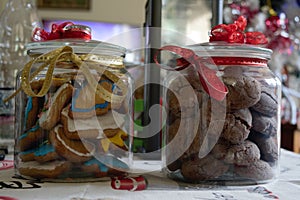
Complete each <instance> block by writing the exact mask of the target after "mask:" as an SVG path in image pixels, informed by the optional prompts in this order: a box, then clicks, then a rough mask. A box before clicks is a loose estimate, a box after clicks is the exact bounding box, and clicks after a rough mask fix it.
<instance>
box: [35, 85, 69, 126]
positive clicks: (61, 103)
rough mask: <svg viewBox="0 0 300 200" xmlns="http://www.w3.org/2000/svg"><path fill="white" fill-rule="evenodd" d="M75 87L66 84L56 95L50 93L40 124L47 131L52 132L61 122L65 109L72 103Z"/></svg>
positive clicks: (41, 114)
mask: <svg viewBox="0 0 300 200" xmlns="http://www.w3.org/2000/svg"><path fill="white" fill-rule="evenodd" d="M72 92H73V86H72V85H71V84H69V83H65V84H63V85H62V86H60V87H59V89H58V90H57V91H56V92H55V93H53V94H52V93H50V92H49V93H48V94H47V96H46V97H47V99H46V101H45V105H44V108H43V111H42V112H41V113H40V119H39V124H40V126H41V127H42V128H43V129H45V130H51V129H52V128H53V127H54V126H55V125H56V124H57V123H58V122H59V121H60V115H61V111H62V110H63V108H64V107H65V106H66V105H68V104H69V103H70V100H71V97H72Z"/></svg>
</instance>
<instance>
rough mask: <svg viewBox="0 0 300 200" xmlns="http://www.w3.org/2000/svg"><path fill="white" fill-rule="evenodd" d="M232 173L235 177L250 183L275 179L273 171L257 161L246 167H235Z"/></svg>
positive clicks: (267, 165)
mask: <svg viewBox="0 0 300 200" xmlns="http://www.w3.org/2000/svg"><path fill="white" fill-rule="evenodd" d="M234 171H235V172H236V173H237V175H239V176H241V177H243V178H246V179H250V180H252V181H265V180H270V179H272V178H274V177H275V173H274V171H273V169H272V168H271V167H270V165H269V164H268V163H267V162H265V161H263V160H257V161H255V162H253V163H252V164H251V165H248V166H235V168H234Z"/></svg>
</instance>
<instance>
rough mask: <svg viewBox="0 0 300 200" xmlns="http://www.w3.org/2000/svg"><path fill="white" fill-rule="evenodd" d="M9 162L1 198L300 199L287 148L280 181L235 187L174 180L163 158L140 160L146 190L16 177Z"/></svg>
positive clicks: (299, 169) (296, 158) (297, 159)
mask: <svg viewBox="0 0 300 200" xmlns="http://www.w3.org/2000/svg"><path fill="white" fill-rule="evenodd" d="M5 162H6V163H7V164H4V163H3V162H2V163H0V200H3V199H5V200H9V199H11V198H12V199H14V200H15V199H17V200H27V199H30V200H35V199H38V200H44V199H45V200H47V199H49V200H50V199H51V200H55V199H59V200H123V199H132V200H134V199H138V200H141V199H143V200H148V199H150V200H152V199H155V200H161V199H172V200H187V199H191V200H248V199H251V200H253V199H255V200H267V199H268V200H270V199H282V200H298V199H299V198H300V154H296V153H293V152H291V151H287V150H285V149H281V159H280V169H281V170H280V171H281V173H280V176H279V178H278V180H276V181H274V182H272V183H268V184H262V185H250V186H235V187H233V186H203V185H195V184H187V183H179V182H176V181H174V180H170V179H168V178H166V177H165V176H164V175H163V174H162V172H161V170H160V161H157V160H148V161H136V162H139V163H138V164H139V165H142V166H143V167H144V168H145V169H153V171H151V172H148V173H144V174H143V177H145V178H146V179H147V181H148V187H147V189H145V190H142V191H127V190H115V189H113V188H112V187H111V182H110V180H107V181H101V182H88V183H51V182H44V183H41V182H30V181H28V180H21V179H18V178H14V177H13V176H14V170H13V167H9V164H12V156H8V157H7V158H6V161H5ZM5 166H6V167H5ZM1 168H2V169H1ZM4 168H6V169H4ZM1 196H2V198H1ZM4 197H5V198H4ZM8 197H11V198H8Z"/></svg>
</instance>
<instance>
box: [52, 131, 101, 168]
mask: <svg viewBox="0 0 300 200" xmlns="http://www.w3.org/2000/svg"><path fill="white" fill-rule="evenodd" d="M49 139H50V142H51V144H52V145H53V146H54V149H55V151H56V152H57V154H58V155H60V156H61V157H63V158H65V159H66V160H68V161H71V162H75V163H77V162H84V161H88V160H90V159H91V158H92V155H93V153H94V151H95V147H94V145H93V144H91V143H90V142H88V141H81V140H71V139H69V138H67V137H66V136H65V134H64V129H63V127H62V125H57V126H56V127H55V128H54V129H53V130H51V131H50V134H49Z"/></svg>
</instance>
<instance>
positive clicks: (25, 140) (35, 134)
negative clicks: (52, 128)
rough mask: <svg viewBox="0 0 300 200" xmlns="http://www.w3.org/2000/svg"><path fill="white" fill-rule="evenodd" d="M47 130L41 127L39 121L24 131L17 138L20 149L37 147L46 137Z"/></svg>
mask: <svg viewBox="0 0 300 200" xmlns="http://www.w3.org/2000/svg"><path fill="white" fill-rule="evenodd" d="M45 136H46V135H45V132H44V131H43V130H42V129H41V127H40V125H39V124H38V123H37V124H36V125H35V126H34V127H32V128H31V129H29V130H28V131H26V132H25V133H23V134H22V135H21V136H20V137H19V138H18V139H17V147H18V148H19V149H18V150H19V151H26V150H29V149H34V148H37V147H38V146H39V145H40V142H41V141H43V140H44V138H45Z"/></svg>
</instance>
